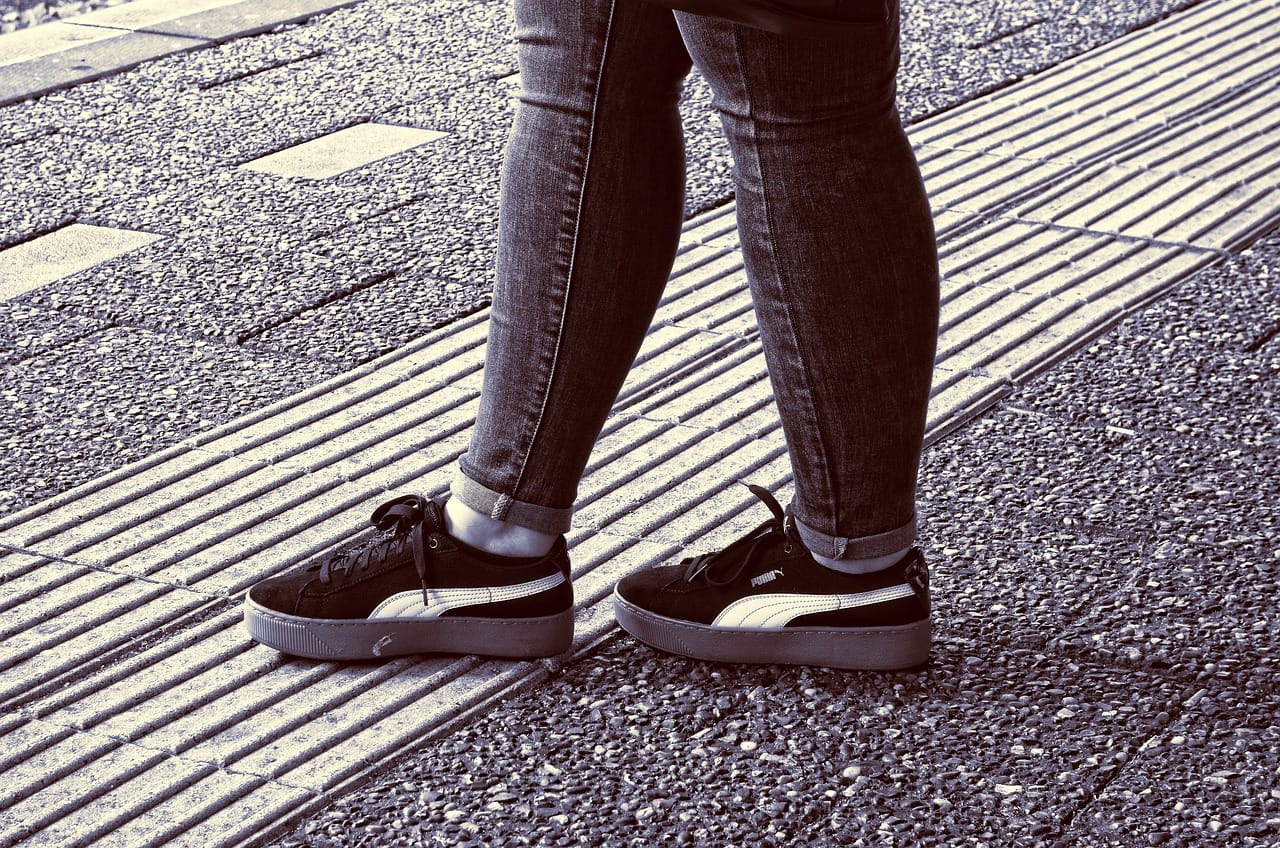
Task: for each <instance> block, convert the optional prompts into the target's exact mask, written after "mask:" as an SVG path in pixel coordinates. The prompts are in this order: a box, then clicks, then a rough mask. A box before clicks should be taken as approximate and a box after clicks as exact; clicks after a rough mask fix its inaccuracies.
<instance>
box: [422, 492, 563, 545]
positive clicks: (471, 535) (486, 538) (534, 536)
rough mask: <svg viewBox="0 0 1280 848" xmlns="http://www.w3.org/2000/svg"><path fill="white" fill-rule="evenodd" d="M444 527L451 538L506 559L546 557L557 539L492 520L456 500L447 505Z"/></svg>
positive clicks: (551, 535) (515, 525)
mask: <svg viewBox="0 0 1280 848" xmlns="http://www.w3.org/2000/svg"><path fill="white" fill-rule="evenodd" d="M444 526H445V530H446V531H447V532H448V534H449V535H450V536H452V537H453V538H455V539H457V540H458V541H460V542H462V543H464V544H467V545H470V546H471V547H473V548H478V549H480V550H482V551H484V552H485V553H489V554H494V555H496V556H506V557H540V556H545V555H546V554H547V552H548V551H550V550H551V546H552V545H554V544H555V541H556V539H557V538H559V537H558V536H556V535H555V534H551V533H539V532H538V531H536V530H530V529H529V528H528V527H521V526H519V525H517V524H511V523H510V522H507V521H499V520H498V519H496V518H490V517H489V516H487V515H485V514H484V513H482V512H477V511H476V510H474V509H472V508H471V507H469V506H467V505H466V504H464V503H463V502H462V501H460V500H458V499H457V498H449V500H448V501H446V502H445V505H444Z"/></svg>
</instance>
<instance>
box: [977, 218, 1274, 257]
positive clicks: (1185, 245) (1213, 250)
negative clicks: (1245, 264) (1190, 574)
mask: <svg viewBox="0 0 1280 848" xmlns="http://www.w3.org/2000/svg"><path fill="white" fill-rule="evenodd" d="M1272 217H1280V209H1278V210H1277V211H1276V212H1275V213H1273V216H1272ZM993 220H996V221H1011V222H1015V223H1018V224H1026V225H1028V226H1040V227H1045V228H1047V229H1051V230H1057V231H1059V232H1065V233H1076V234H1078V235H1085V236H1095V237H1098V238H1112V239H1115V240H1117V241H1122V242H1128V243H1131V244H1142V245H1146V246H1148V247H1162V248H1169V249H1177V250H1181V251H1186V252H1192V253H1205V254H1210V255H1213V256H1217V257H1220V258H1229V257H1232V256H1234V255H1235V251H1232V250H1230V249H1228V248H1224V247H1210V246H1207V245H1202V244H1192V243H1191V242H1186V241H1174V240H1170V239H1161V238H1151V237H1148V236H1136V235H1133V234H1131V233H1122V232H1118V231H1116V230H1104V229H1096V228H1093V227H1080V226H1074V225H1071V224H1061V223H1057V222H1054V221H1037V220H1036V219H1034V218H1024V217H1022V216H1020V215H997V216H995V218H994V219H993Z"/></svg>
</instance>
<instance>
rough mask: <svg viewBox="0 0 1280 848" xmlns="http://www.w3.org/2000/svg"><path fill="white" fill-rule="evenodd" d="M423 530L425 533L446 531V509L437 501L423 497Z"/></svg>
mask: <svg viewBox="0 0 1280 848" xmlns="http://www.w3.org/2000/svg"><path fill="white" fill-rule="evenodd" d="M422 530H423V532H425V533H444V532H445V524H444V510H442V509H441V508H440V504H438V503H436V502H435V501H429V500H427V499H426V498H422Z"/></svg>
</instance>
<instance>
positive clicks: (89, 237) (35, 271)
mask: <svg viewBox="0 0 1280 848" xmlns="http://www.w3.org/2000/svg"><path fill="white" fill-rule="evenodd" d="M159 238H161V236H159V235H156V234H154V233H137V232H129V231H128V230H115V229H110V228H107V227H92V226H86V225H84V224H72V225H71V226H69V227H64V228H62V229H59V230H56V231H54V232H52V233H48V234H47V235H43V236H41V237H39V238H37V239H34V240H32V241H28V242H23V243H22V244H19V245H16V246H14V247H10V248H9V249H8V250H5V251H3V252H0V299H4V300H8V299H10V298H13V297H16V296H17V295H19V294H22V293H23V292H26V291H30V290H31V289H34V288H39V287H40V286H42V285H44V284H45V283H51V282H53V281H54V280H60V279H63V278H64V277H70V276H71V275H73V274H77V273H79V272H81V271H85V270H87V269H89V268H92V267H94V266H95V265H98V264H100V263H102V262H106V261H108V260H110V259H114V258H116V257H117V256H122V255H124V254H126V253H129V252H131V251H134V250H137V249H138V248H140V247H144V246H146V245H148V244H151V243H152V242H153V241H156V240H157V239H159Z"/></svg>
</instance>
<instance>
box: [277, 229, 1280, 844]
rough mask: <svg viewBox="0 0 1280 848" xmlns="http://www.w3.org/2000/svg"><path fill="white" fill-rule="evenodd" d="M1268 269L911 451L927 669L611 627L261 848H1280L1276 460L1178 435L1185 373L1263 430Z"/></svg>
mask: <svg viewBox="0 0 1280 848" xmlns="http://www.w3.org/2000/svg"><path fill="white" fill-rule="evenodd" d="M1277 268H1280V234H1277V235H1276V236H1274V237H1272V238H1271V239H1269V240H1265V241H1263V242H1262V243H1260V244H1259V245H1258V246H1257V247H1256V248H1255V249H1254V250H1252V251H1250V252H1249V253H1248V255H1246V256H1243V257H1241V258H1239V259H1238V260H1236V261H1233V262H1231V263H1229V264H1226V265H1223V266H1221V267H1218V268H1214V269H1211V270H1209V271H1207V272H1205V273H1203V274H1201V275H1199V276H1198V277H1196V278H1195V279H1193V280H1191V281H1189V282H1187V283H1184V284H1183V285H1182V286H1181V287H1180V288H1179V289H1177V290H1176V291H1175V292H1174V293H1173V294H1172V295H1171V296H1170V297H1168V298H1167V299H1165V300H1163V301H1160V302H1158V303H1156V304H1155V305H1153V306H1152V307H1150V308H1149V309H1147V310H1146V311H1145V312H1143V313H1141V314H1139V315H1137V316H1135V317H1134V318H1132V319H1130V320H1129V321H1127V322H1125V323H1124V324H1122V325H1121V326H1120V327H1119V328H1118V329H1116V330H1115V331H1113V332H1112V333H1111V334H1109V335H1107V336H1105V337H1103V338H1102V339H1100V340H1098V341H1097V342H1096V343H1094V344H1093V345H1091V346H1090V347H1089V348H1088V349H1087V350H1085V351H1082V352H1081V353H1080V354H1078V355H1077V356H1076V357H1074V358H1072V359H1070V360H1068V361H1067V362H1065V363H1063V364H1061V365H1059V366H1058V367H1056V368H1054V369H1052V370H1050V371H1049V372H1047V373H1046V374H1045V375H1043V376H1042V377H1040V378H1038V379H1036V380H1034V381H1033V382H1032V383H1030V384H1029V385H1027V386H1026V387H1025V388H1024V389H1022V390H1020V391H1019V392H1018V393H1017V394H1016V395H1015V396H1013V397H1011V398H1010V399H1008V400H1006V401H1005V402H1004V403H1003V404H1001V406H999V407H998V408H996V409H994V410H992V411H991V412H990V413H989V414H988V415H986V416H984V417H983V418H982V419H981V420H978V421H975V422H973V423H972V424H971V425H970V426H968V427H966V428H964V429H962V430H960V431H958V432H956V433H954V434H952V435H951V436H949V437H948V438H947V439H945V440H944V441H942V442H940V443H938V444H937V445H935V446H933V447H932V448H931V449H930V450H929V451H928V453H927V455H926V462H925V468H924V472H923V480H922V487H921V509H922V513H923V514H924V516H925V524H924V528H923V538H924V540H925V545H926V549H927V552H928V557H929V559H930V562H931V563H932V571H933V586H934V591H935V604H936V606H935V613H934V620H935V622H936V624H937V631H936V639H935V650H934V655H933V658H932V661H931V663H930V665H929V666H928V668H926V669H925V670H923V671H921V672H918V673H902V674H879V675H877V674H860V673H852V672H837V671H831V670H825V669H797V668H785V667H761V668H750V667H742V668H735V667H730V666H724V665H718V664H713V663H702V662H694V661H689V660H685V659H681V658H677V657H671V656H666V655H661V654H658V653H656V652H654V651H651V650H649V649H647V648H644V647H641V646H639V645H637V644H636V643H634V642H633V641H631V640H630V639H629V638H628V637H625V636H624V637H619V638H617V639H616V640H615V641H613V642H611V643H609V644H607V645H605V646H604V647H603V648H601V649H599V650H597V651H596V652H594V653H592V654H589V655H588V656H586V657H584V658H582V659H580V660H578V661H576V662H574V663H572V664H570V665H569V666H568V667H567V668H566V669H564V670H563V671H562V672H561V673H560V674H559V675H558V676H556V677H553V678H552V679H551V680H550V681H548V682H545V683H542V684H539V685H538V686H537V687H536V688H534V689H531V690H529V691H527V692H525V693H523V694H521V695H519V696H517V697H515V698H513V699H512V700H510V701H508V702H506V703H504V704H501V705H499V706H496V707H493V708H491V709H489V710H487V711H485V712H483V713H481V714H479V715H477V716H476V717H474V718H473V719H472V720H471V721H469V722H468V723H467V724H466V725H465V726H463V727H462V728H460V729H458V730H457V731H455V732H453V733H452V734H449V735H445V736H443V737H441V738H439V739H437V740H435V741H434V742H431V743H429V744H425V745H423V746H422V747H421V748H420V749H419V750H418V751H415V752H414V753H413V754H411V755H408V756H406V757H405V758H403V760H402V761H401V762H400V763H399V764H398V765H396V766H395V767H393V768H391V769H389V770H388V771H387V772H386V773H385V774H384V775H382V776H381V777H380V778H378V779H376V780H374V781H371V782H370V783H369V784H368V785H367V786H364V787H362V788H360V789H358V790H356V791H354V792H352V793H350V794H348V795H346V796H345V797H343V798H342V799H340V800H339V801H337V802H336V803H335V804H334V805H333V806H331V807H330V808H328V809H327V810H325V811H323V812H321V813H319V814H316V815H314V816H312V817H310V818H309V819H307V820H306V821H305V822H304V823H302V824H300V825H299V826H298V827H297V828H296V830H294V831H293V832H292V833H290V834H289V835H287V836H285V837H282V838H280V839H279V840H278V841H277V842H276V843H274V844H276V845H279V846H282V848H284V846H288V847H289V848H297V846H316V847H318V846H356V845H424V844H425V845H434V844H439V845H457V844H475V845H649V844H691V845H710V844H714V845H734V846H770V845H778V846H780V845H903V844H906V845H973V846H978V845H984V846H1021V845H1053V846H1132V845H1180V846H1200V845H1209V844H1213V845H1232V846H1251V848H1262V847H1263V846H1272V845H1275V844H1278V843H1280V786H1278V785H1277V783H1276V775H1277V771H1276V756H1275V751H1276V744H1277V741H1280V739H1278V738H1277V733H1278V731H1277V723H1276V715H1277V708H1280V695H1278V694H1277V693H1278V692H1280V676H1278V674H1277V672H1280V669H1278V668H1277V659H1276V657H1277V655H1278V654H1277V650H1276V648H1277V638H1278V637H1280V621H1278V620H1277V619H1276V616H1275V610H1274V598H1275V597H1276V594H1277V589H1280V585H1278V583H1280V547H1277V545H1276V539H1278V538H1280V526H1278V524H1280V510H1278V509H1277V507H1276V506H1275V505H1276V504H1277V503H1280V478H1276V477H1275V475H1269V474H1266V473H1265V472H1264V470H1263V469H1264V468H1265V467H1266V466H1267V465H1268V464H1269V463H1270V462H1273V461H1274V458H1273V457H1272V456H1271V454H1272V453H1274V451H1275V444H1274V440H1272V442H1271V443H1269V444H1267V445H1260V444H1257V443H1252V442H1251V441H1250V440H1251V439H1254V438H1255V434H1254V433H1253V431H1252V429H1251V428H1252V426H1253V424H1252V423H1251V422H1250V419H1249V417H1248V416H1247V415H1246V416H1241V418H1239V419H1238V420H1239V421H1240V423H1241V430H1240V437H1239V438H1233V436H1232V435H1231V429H1230V426H1229V425H1228V423H1225V422H1224V423H1221V424H1219V425H1218V426H1217V429H1216V431H1215V432H1214V433H1213V434H1212V435H1209V434H1206V433H1203V432H1199V430H1198V429H1193V430H1192V431H1187V430H1186V427H1185V426H1184V422H1185V421H1187V420H1188V418H1187V415H1186V410H1188V409H1193V408H1196V407H1197V405H1198V404H1200V403H1203V402H1204V398H1205V397H1206V387H1205V386H1204V385H1203V381H1202V378H1203V375H1204V371H1203V370H1202V369H1200V368H1196V367H1192V366H1194V365H1196V364H1198V363H1202V362H1215V363H1221V362H1223V361H1228V360H1229V361H1231V362H1232V363H1233V364H1234V367H1233V371H1232V373H1233V374H1234V375H1235V376H1234V379H1233V380H1232V381H1231V385H1232V386H1233V387H1234V388H1233V391H1235V392H1236V393H1237V394H1236V397H1237V399H1238V401H1239V403H1240V405H1241V407H1242V412H1243V411H1256V412H1258V413H1260V414H1263V415H1265V414H1274V412H1275V409H1276V404H1275V395H1274V392H1275V390H1276V389H1277V388H1280V385H1278V384H1280V357H1278V354H1280V349H1278V348H1277V344H1280V342H1277V341H1275V340H1271V341H1269V342H1267V343H1265V344H1262V345H1257V340H1258V339H1260V338H1263V337H1265V336H1266V335H1267V334H1268V333H1269V332H1271V331H1272V330H1273V328H1274V326H1275V323H1274V315H1273V311H1272V309H1271V308H1270V306H1267V307H1261V308H1260V307H1259V303H1260V302H1264V301H1267V300H1268V296H1269V295H1271V294H1272V293H1273V292H1272V291H1271V289H1269V288H1268V286H1271V285H1274V279H1275V278H1274V276H1273V275H1274V273H1275V270H1276V269H1277ZM1159 340H1164V346H1163V349H1162V348H1161V345H1159V344H1157V342H1158V341H1159ZM1250 348H1254V349H1252V350H1251V349H1250ZM1224 357H1225V358H1226V359H1225V360H1224ZM1139 373H1141V374H1142V375H1143V378H1144V379H1146V380H1150V381H1152V383H1153V384H1154V385H1158V386H1159V387H1160V392H1159V393H1158V396H1159V397H1158V401H1159V402H1158V403H1156V404H1152V403H1149V402H1148V401H1147V397H1146V395H1145V394H1144V393H1142V392H1137V393H1135V392H1134V391H1133V386H1134V377H1135V374H1139ZM1224 403H1225V401H1224ZM1135 416H1136V419H1135ZM1135 420H1139V421H1140V423H1141V427H1140V428H1134V427H1133V426H1128V427H1126V426H1121V424H1119V423H1114V422H1123V423H1124V424H1129V425H1132V424H1133V422H1134V421H1135ZM1192 420H1198V419H1192ZM1206 426H1207V425H1206Z"/></svg>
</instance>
